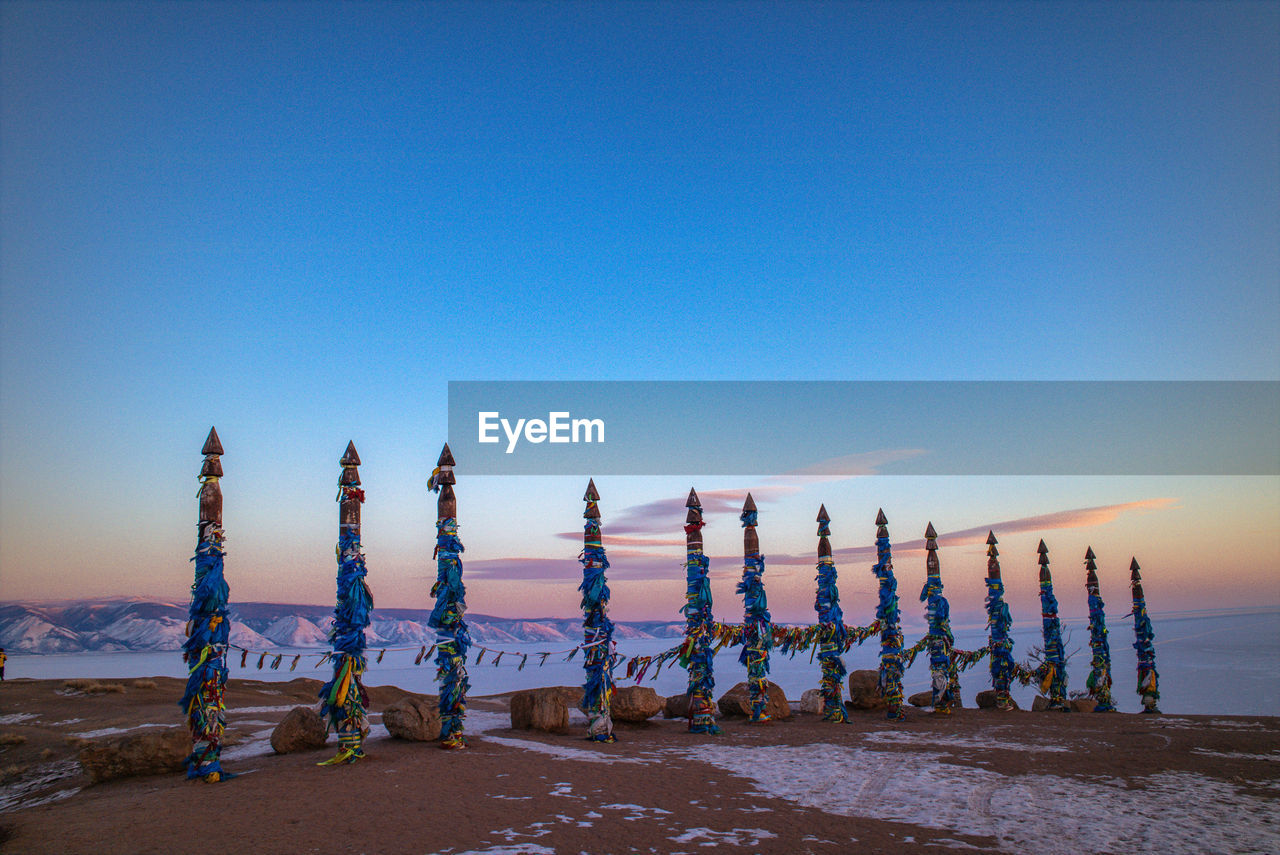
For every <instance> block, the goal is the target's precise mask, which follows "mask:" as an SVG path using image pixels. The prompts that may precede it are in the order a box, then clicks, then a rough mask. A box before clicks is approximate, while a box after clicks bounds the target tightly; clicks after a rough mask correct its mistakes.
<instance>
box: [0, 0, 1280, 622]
mask: <svg viewBox="0 0 1280 855" xmlns="http://www.w3.org/2000/svg"><path fill="white" fill-rule="evenodd" d="M0 25H2V27H0V287H2V289H3V290H2V292H0V299H2V303H0V310H2V314H0V330H2V332H3V337H2V338H3V340H2V343H0V582H2V583H3V584H2V585H0V588H3V589H4V590H0V596H6V597H7V596H10V593H9V592H12V596H19V595H20V596H32V595H35V594H38V593H40V592H42V591H43V592H47V593H50V594H57V595H64V594H66V593H67V589H69V588H75V589H77V590H79V589H83V590H86V591H91V592H93V593H103V592H116V593H121V594H126V593H133V592H135V591H144V592H146V593H154V592H155V591H156V590H159V589H162V588H163V589H168V588H170V587H174V585H173V584H171V582H170V581H168V580H169V579H170V578H172V580H175V581H176V580H178V579H181V578H183V577H184V574H187V573H188V572H189V568H188V567H187V565H186V564H185V557H183V558H181V560H178V558H177V557H176V556H178V555H180V554H183V553H189V550H190V544H189V543H188V541H189V540H191V539H192V538H191V535H192V534H193V532H194V512H195V505H194V491H195V486H194V485H195V482H194V474H195V472H196V471H198V466H199V458H198V455H197V454H196V452H198V450H199V446H200V443H201V441H202V440H203V436H204V433H205V431H207V430H208V426H209V425H210V424H211V423H216V424H217V425H218V428H219V431H220V433H221V434H222V436H223V440H224V444H226V445H227V447H228V456H227V458H226V460H225V464H226V467H227V470H228V478H227V480H226V482H225V485H224V486H225V489H226V491H227V493H228V497H229V498H228V507H229V510H228V514H229V533H230V534H231V537H232V540H231V548H232V550H233V552H232V553H231V554H232V557H233V558H236V557H237V553H236V552H235V551H234V550H236V549H237V548H239V549H240V550H241V551H240V552H239V559H240V561H241V562H242V563H241V568H242V571H241V572H243V568H245V565H246V564H250V565H252V566H253V567H254V568H256V569H258V570H260V572H262V573H279V574H280V578H284V579H289V580H294V581H292V582H290V583H289V584H291V585H295V587H296V586H302V583H301V582H299V581H297V579H295V576H294V575H290V574H291V573H292V574H296V575H297V578H301V574H303V573H308V574H310V573H314V574H317V575H318V577H323V576H324V575H325V574H327V573H329V572H330V571H331V570H332V567H329V566H318V567H313V566H312V564H311V563H310V558H309V557H308V558H306V559H305V560H304V559H302V558H297V557H296V556H297V555H298V554H301V553H304V552H305V553H307V554H308V555H310V554H311V553H310V552H307V551H308V550H310V551H311V552H314V553H315V554H318V555H321V556H323V555H324V554H325V553H326V552H327V551H328V550H329V547H330V545H331V541H332V538H333V531H332V529H333V519H332V517H334V516H335V515H336V510H335V509H334V508H333V506H332V503H331V499H332V496H331V495H330V493H331V492H332V482H333V481H334V479H336V475H337V466H336V463H337V458H338V457H339V456H340V454H341V451H342V448H343V447H344V445H345V443H346V440H347V439H349V438H352V439H355V440H356V443H357V446H358V447H359V448H360V450H361V453H362V455H363V456H364V457H365V459H366V461H367V462H368V463H369V467H367V469H368V472H367V474H366V482H367V483H369V484H370V488H371V490H370V492H371V501H373V497H377V496H379V494H381V496H382V497H384V499H383V501H384V505H383V509H382V510H381V511H379V512H377V513H381V514H382V517H381V519H382V520H383V525H384V529H383V532H382V544H383V548H384V549H386V550H387V554H386V556H385V562H384V563H385V565H387V566H393V565H394V566H396V567H401V568H409V567H411V566H414V565H415V563H416V564H423V563H424V562H423V559H422V556H421V551H422V548H423V543H428V547H429V534H430V527H431V521H430V519H428V518H427V517H428V516H429V513H430V512H429V506H428V499H426V498H425V497H424V496H423V495H422V482H423V479H425V473H427V472H429V471H430V466H431V464H432V463H433V462H434V458H435V455H436V453H437V452H438V449H439V445H440V442H441V441H442V439H443V437H444V433H445V425H446V413H445V403H446V382H447V381H448V380H451V379H453V380H459V379H592V378H607V379H699V378H707V379H754V378H767V379H783V380H785V379H961V378H962V379H988V378H1001V379H1046V378H1055V379H1084V380H1089V379H1245V378H1248V379H1277V378H1280V345H1278V344H1277V341H1278V338H1280V337H1278V336H1277V334H1276V330H1277V329H1280V273H1278V271H1280V84H1278V83H1277V80H1278V79H1280V6H1278V5H1276V4H1274V3H1269V4H1248V3H1196V4H1180V3H1159V4H1153V3H1141V4H1138V3H1116V4H1109V3H1084V4H1068V3H1007V4H1005V3H998V4H983V3H960V4H942V3H921V4H916V3H884V4H855V3H830V4H802V3H772V4H754V3H673V4H660V3H639V2H637V3H626V4H619V3H602V4H590V3H547V4H543V3H530V2H521V3H514V4H502V3H496V2H484V3H480V2H477V3H456V4H455V3H394V4H393V3H365V4H330V3H194V2H193V3H114V2H113V3H106V2H103V3H20V2H5V3H3V4H0ZM461 463H462V461H460V464H461ZM370 467H371V468H370ZM463 468H464V467H463ZM461 472H462V469H460V474H461ZM371 476H373V477H374V480H373V481H372V482H371V481H370V478H371ZM378 478H380V479H381V480H380V481H379V480H377V479H378ZM534 486H535V485H529V484H526V483H523V482H521V483H520V484H519V485H506V486H502V487H497V486H490V487H488V488H479V487H478V488H477V492H476V493H473V496H483V497H485V500H486V502H487V503H488V504H487V505H486V507H490V508H491V509H492V510H493V514H494V516H500V515H501V514H502V513H503V512H504V511H501V510H500V505H499V503H500V501H502V500H503V497H504V496H511V497H519V498H521V499H528V498H529V497H531V496H533V495H535V494H536V492H537V491H536V490H535V489H534ZM664 489H665V488H664ZM1188 489H1190V488H1188ZM1213 489H1217V488H1216V487H1215V488H1213ZM1250 489H1254V488H1250ZM1256 489H1259V490H1262V492H1263V493H1264V494H1265V495H1266V496H1268V497H1270V499H1269V501H1274V497H1275V494H1276V489H1275V484H1274V482H1273V480H1269V481H1267V482H1265V483H1264V484H1262V485H1261V486H1260V487H1257V488H1256ZM571 492H574V493H577V494H578V495H580V493H581V490H580V489H578V488H577V487H574V488H573V489H572V490H571ZM679 492H680V494H683V492H684V490H680V491H679ZM1086 492H1088V491H1086ZM1246 492H1247V491H1246ZM1167 493H1168V491H1167V490H1165V489H1164V488H1163V487H1161V488H1160V489H1154V488H1153V489H1150V490H1148V489H1146V488H1142V489H1139V488H1136V487H1133V486H1131V485H1123V486H1118V487H1117V486H1115V485H1112V486H1111V487H1108V488H1107V489H1103V490H1101V491H1100V492H1099V491H1094V492H1093V493H1090V495H1089V496H1085V495H1083V494H1081V493H1078V492H1076V491H1074V490H1073V491H1068V494H1067V495H1063V496H1062V497H1061V499H1060V501H1058V502H1056V503H1048V504H1047V505H1046V506H1045V507H1043V508H1040V507H1037V508H1035V509H1031V508H1028V509H1027V510H1026V513H1025V514H1023V513H1021V512H1015V513H1012V514H1006V516H1005V517H1003V518H1011V516H1021V515H1031V514H1033V512H1036V513H1038V512H1049V511H1053V510H1065V509H1068V508H1071V507H1076V506H1077V505H1075V504H1073V503H1072V502H1073V500H1077V499H1078V500H1080V501H1082V502H1086V503H1088V502H1093V503H1096V504H1108V503H1111V502H1113V501H1114V502H1130V501H1141V500H1150V499H1155V498H1160V497H1164V496H1165V495H1166V494H1167ZM1232 495H1237V493H1233V494H1232ZM570 498H571V499H572V500H574V501H576V499H577V495H573V496H570ZM652 498H653V496H651V495H648V494H646V493H645V491H644V490H640V489H637V491H636V495H635V497H634V499H633V500H632V499H631V497H622V496H618V497H617V498H616V499H614V497H607V500H612V501H616V502H617V503H618V504H615V505H614V507H615V508H617V507H620V506H625V505H627V504H631V503H632V501H634V502H635V503H640V502H643V501H648V500H650V499H652ZM1179 498H1182V496H1181V495H1180V496H1179ZM313 499H314V506H313V505H312V504H311V502H312V501H313ZM872 501H874V500H872ZM903 501H904V502H905V501H907V499H905V498H904V500H903ZM1239 501H1240V502H1241V503H1242V505H1248V506H1252V505H1251V504H1250V501H1251V500H1246V499H1245V498H1241V499H1240V500H1239ZM957 502H959V504H960V505H963V500H960V499H957ZM958 506H959V505H957V507H958ZM373 507H374V506H371V507H370V508H368V509H367V510H366V517H367V518H368V517H375V518H376V516H377V514H376V513H375V511H374V510H373ZM806 507H807V506H806ZM1267 507H1271V506H1270V505H1267ZM233 508H235V509H238V510H233ZM986 510H987V511H989V514H991V515H994V514H998V513H1005V510H1004V509H1000V510H999V511H997V510H996V509H995V508H994V507H989V508H987V509H986ZM1015 511H1016V509H1015ZM914 512H915V511H914V509H913V514H914ZM805 513H809V512H808V511H807V510H806V511H805ZM833 513H834V509H833ZM237 514H239V519H238V523H239V525H240V528H239V530H238V531H237V530H235V529H234V528H233V527H232V526H231V518H233V517H235V516H236V515H237ZM958 515H959V514H957V516H958ZM998 518H1000V517H997V519H998ZM538 522H539V523H544V522H546V521H545V520H543V519H542V518H539V519H538ZM570 522H573V523H574V524H576V517H575V518H574V520H571V521H570ZM863 522H868V523H869V521H863ZM463 525H464V529H463V531H464V539H467V537H468V536H469V537H470V538H471V540H469V541H468V542H469V543H470V544H472V548H473V549H476V548H480V549H483V547H478V545H477V543H476V541H477V539H482V538H483V536H485V535H486V534H487V533H488V534H492V535H493V536H494V538H497V537H498V534H499V533H498V531H497V530H496V527H495V528H486V523H485V522H484V521H482V520H478V519H473V520H472V521H468V520H465V519H464V520H463ZM468 525H470V526H471V529H470V531H471V534H470V535H468V534H467V532H468V529H467V526H468ZM554 525H555V524H548V525H547V527H548V528H549V529H551V530H563V529H565V528H571V527H572V526H571V525H569V524H567V523H566V524H565V525H564V526H562V527H561V528H558V529H557V528H554V527H553V526H554ZM956 527H957V528H958V527H959V526H956ZM941 528H942V527H941V526H940V529H941ZM605 530H606V537H607V532H608V525H607V520H606V528H605ZM846 530H847V529H846ZM861 533H862V534H864V535H867V536H869V534H870V532H869V531H865V532H861ZM914 534H915V533H914V532H912V535H913V536H914ZM805 536H807V535H805ZM237 538H239V541H237ZM424 538H428V539H427V540H424ZM366 539H367V540H368V538H366ZM864 539H867V538H866V537H864ZM1277 541H1278V538H1277V535H1276V532H1275V529H1274V527H1272V528H1269V529H1266V530H1265V531H1264V532H1263V538H1262V546H1261V547H1260V549H1262V552H1261V557H1260V558H1259V559H1258V561H1259V562H1261V563H1262V564H1274V561H1275V557H1276V555H1277V554H1278V553H1280V546H1277ZM326 544H327V545H326ZM370 548H371V550H373V549H375V548H376V547H374V546H373V545H372V544H371V546H370ZM103 550H105V551H107V552H109V553H112V554H114V555H117V556H119V555H121V554H126V553H127V554H128V555H129V556H130V558H129V559H128V561H127V562H123V563H122V560H120V559H116V560H114V563H111V564H110V566H109V567H108V568H106V569H103V568H102V567H99V568H98V569H96V570H95V569H93V566H94V563H95V561H96V560H97V558H96V556H97V555H98V553H99V551H103ZM427 551H428V553H429V548H428V550H427ZM372 555H373V552H371V558H372ZM282 556H283V557H282ZM290 556H293V557H290ZM494 557H499V556H494ZM328 560H329V561H332V559H331V557H330V558H329V559H328ZM290 561H293V562H294V564H296V565H297V566H296V567H294V569H292V570H289V571H288V572H286V571H285V570H284V569H280V565H281V563H282V562H283V565H288V566H291V567H292V566H293V565H291V564H290ZM126 564H127V566H126ZM372 564H373V562H372V560H371V565H372ZM231 566H232V565H231V564H229V568H230V567H231ZM1270 569H1272V570H1274V569H1277V568H1275V567H1274V566H1271V567H1270ZM231 572H232V571H231V570H230V569H229V573H231ZM372 572H373V569H372V567H371V573H372ZM384 572H390V571H384ZM396 572H400V573H401V576H400V577H399V578H401V580H402V582H403V583H404V584H403V587H404V590H406V591H408V590H409V587H410V586H409V583H408V582H407V581H404V580H408V579H409V578H410V571H409V570H408V569H402V570H398V571H396ZM414 572H419V571H414ZM421 572H423V573H429V572H431V571H430V570H429V569H428V570H423V571H421ZM860 572H861V571H860ZM375 579H376V577H374V576H371V581H375ZM51 580H63V581H62V582H57V583H55V582H54V581H51ZM71 580H75V582H74V584H73V583H72V581H71ZM158 580H165V581H158ZM185 584H186V583H184V582H176V591H177V594H176V595H175V596H179V597H181V595H182V592H183V591H185ZM232 584H233V589H235V588H236V586H237V585H239V589H240V590H248V591H254V596H256V597H257V598H265V594H264V593H263V592H262V591H260V590H257V588H255V587H254V585H253V584H252V583H246V582H244V581H240V580H237V578H236V577H235V576H234V575H232ZM329 584H330V583H323V584H322V583H320V582H317V583H316V585H315V589H316V590H321V589H324V588H325V587H326V586H327V585H329ZM414 584H416V582H415V583H414ZM397 590H399V589H397ZM376 592H377V585H376V584H375V593H376ZM233 596H234V593H233ZM321 596H323V595H318V596H316V597H311V599H319V598H320V597H321ZM396 597H397V598H399V597H400V595H399V594H397V595H396ZM279 598H282V599H288V598H289V597H288V595H287V593H285V594H281V596H280V597H279ZM408 599H410V597H409V596H408V594H405V597H404V598H401V599H398V600H397V604H402V605H408V604H410V603H409V602H407V600H408ZM421 599H422V600H423V601H425V599H426V598H425V596H423V597H422V598H421ZM677 605H678V604H677ZM673 608H674V607H673Z"/></svg>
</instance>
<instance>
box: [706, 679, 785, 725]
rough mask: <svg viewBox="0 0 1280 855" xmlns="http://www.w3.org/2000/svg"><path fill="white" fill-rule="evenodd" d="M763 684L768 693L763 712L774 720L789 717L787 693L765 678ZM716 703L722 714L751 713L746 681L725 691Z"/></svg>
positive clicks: (739, 714)
mask: <svg viewBox="0 0 1280 855" xmlns="http://www.w3.org/2000/svg"><path fill="white" fill-rule="evenodd" d="M764 685H765V691H766V692H767V693H768V699H767V700H766V701H765V706H764V711H765V714H766V715H768V716H769V718H771V719H773V720H774V721H780V720H783V719H788V718H791V704H789V703H788V702H787V693H786V692H784V691H782V687H781V686H779V685H778V684H777V683H771V682H769V681H768V680H765V683H764ZM718 703H719V706H720V713H721V714H722V715H727V716H743V717H748V716H750V715H751V700H750V698H749V697H748V695H747V684H746V683H739V684H738V685H736V686H734V687H733V688H732V689H730V690H729V691H727V692H725V693H724V694H723V695H721V697H720V700H719V702H718Z"/></svg>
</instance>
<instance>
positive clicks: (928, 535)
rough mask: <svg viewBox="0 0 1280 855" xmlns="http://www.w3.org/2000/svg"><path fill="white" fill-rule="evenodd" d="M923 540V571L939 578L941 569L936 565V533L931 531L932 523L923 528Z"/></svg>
mask: <svg viewBox="0 0 1280 855" xmlns="http://www.w3.org/2000/svg"><path fill="white" fill-rule="evenodd" d="M924 538H925V542H924V548H925V560H924V566H925V571H926V572H927V573H928V575H930V576H938V577H940V576H941V575H942V568H941V565H939V563H938V533H937V532H936V531H934V530H933V523H932V522H931V523H929V524H928V525H927V526H925V530H924Z"/></svg>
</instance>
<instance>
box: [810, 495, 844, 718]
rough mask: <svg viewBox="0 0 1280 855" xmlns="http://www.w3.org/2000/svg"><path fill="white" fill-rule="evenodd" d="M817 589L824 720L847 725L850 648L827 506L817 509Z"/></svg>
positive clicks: (815, 598) (819, 656)
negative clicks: (845, 695)
mask: <svg viewBox="0 0 1280 855" xmlns="http://www.w3.org/2000/svg"><path fill="white" fill-rule="evenodd" d="M817 523H818V576H817V583H818V590H817V594H816V595H815V597H814V601H813V606H814V609H815V610H816V611H817V612H818V627H819V629H818V638H819V639H820V642H819V646H818V664H819V666H820V667H821V668H822V679H821V681H820V683H819V688H820V690H821V692H822V720H823V721H839V722H847V721H848V720H849V714H848V712H847V711H846V710H845V708H844V698H843V690H844V678H845V675H846V674H847V673H848V671H846V670H845V667H844V660H843V659H842V658H841V654H842V653H844V651H845V648H846V647H847V646H848V639H849V634H848V631H847V629H846V628H845V625H844V610H843V609H842V608H840V589H839V587H838V586H837V574H836V563H835V560H834V559H833V558H832V557H831V541H830V540H829V539H828V538H829V537H830V535H831V517H829V516H828V515H827V506H826V505H822V506H820V507H819V508H818V519H817Z"/></svg>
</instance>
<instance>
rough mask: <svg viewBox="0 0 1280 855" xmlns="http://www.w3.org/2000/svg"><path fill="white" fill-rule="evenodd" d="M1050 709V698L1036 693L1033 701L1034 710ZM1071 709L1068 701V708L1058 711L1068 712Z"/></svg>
mask: <svg viewBox="0 0 1280 855" xmlns="http://www.w3.org/2000/svg"><path fill="white" fill-rule="evenodd" d="M1048 709H1049V699H1048V698H1046V697H1045V696H1044V695H1036V697H1035V700H1033V701H1032V702H1031V711H1032V712H1046V711H1047V710H1048ZM1070 709H1071V704H1070V701H1068V702H1067V709H1066V710H1057V712H1066V711H1069V710H1070Z"/></svg>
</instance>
